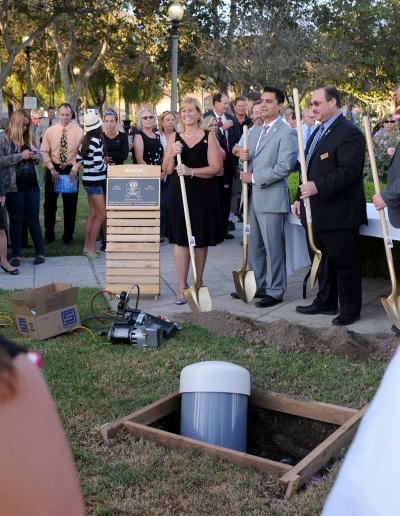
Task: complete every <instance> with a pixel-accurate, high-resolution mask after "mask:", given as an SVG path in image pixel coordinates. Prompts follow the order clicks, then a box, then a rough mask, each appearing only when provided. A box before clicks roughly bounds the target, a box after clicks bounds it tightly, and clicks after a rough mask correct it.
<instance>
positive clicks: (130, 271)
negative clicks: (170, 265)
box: [106, 267, 160, 281]
mask: <svg viewBox="0 0 400 516" xmlns="http://www.w3.org/2000/svg"><path fill="white" fill-rule="evenodd" d="M106 270H107V274H109V275H110V276H121V275H122V276H129V275H132V276H139V277H140V275H142V276H159V275H160V269H159V268H158V267H152V268H140V267H139V268H136V269H134V268H128V267H126V268H123V267H121V268H119V267H118V268H115V267H107V268H106ZM113 281H114V279H113Z"/></svg>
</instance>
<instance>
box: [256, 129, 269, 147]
mask: <svg viewBox="0 0 400 516" xmlns="http://www.w3.org/2000/svg"><path fill="white" fill-rule="evenodd" d="M268 129H269V125H265V124H264V125H263V128H262V131H261V134H260V138H259V140H258V143H257V147H256V154H257V152H258V149H259V148H260V146H261V143H262V142H263V140H264V139H265V137H266V136H267V131H268Z"/></svg>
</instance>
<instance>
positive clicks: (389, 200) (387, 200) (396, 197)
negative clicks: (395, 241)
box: [372, 83, 400, 228]
mask: <svg viewBox="0 0 400 516" xmlns="http://www.w3.org/2000/svg"><path fill="white" fill-rule="evenodd" d="M394 91H395V92H396V95H397V98H398V100H400V83H399V84H398V85H397V86H396V88H395V90H394ZM399 147H400V144H399V145H397V148H396V152H395V153H394V155H393V158H392V161H391V162H390V166H389V170H388V175H387V187H386V188H385V189H384V190H382V191H381V193H380V194H375V195H374V196H373V197H372V202H373V203H374V206H375V208H376V209H377V210H378V211H379V210H383V208H386V206H387V207H388V208H389V209H388V214H389V220H390V223H391V225H392V226H393V227H395V228H400V148H399Z"/></svg>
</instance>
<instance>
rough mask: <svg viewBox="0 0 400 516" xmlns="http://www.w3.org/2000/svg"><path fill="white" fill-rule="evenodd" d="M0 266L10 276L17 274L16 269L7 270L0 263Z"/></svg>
mask: <svg viewBox="0 0 400 516" xmlns="http://www.w3.org/2000/svg"><path fill="white" fill-rule="evenodd" d="M0 267H1V268H2V269H3V271H4V272H5V273H6V274H10V276H16V275H17V274H19V270H18V269H14V270H12V271H8V270H7V269H6V268H5V267H3V266H2V265H0Z"/></svg>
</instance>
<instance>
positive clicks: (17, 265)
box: [10, 258, 21, 267]
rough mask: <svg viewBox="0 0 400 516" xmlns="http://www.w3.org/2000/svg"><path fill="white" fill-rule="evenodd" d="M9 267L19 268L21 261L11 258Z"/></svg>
mask: <svg viewBox="0 0 400 516" xmlns="http://www.w3.org/2000/svg"><path fill="white" fill-rule="evenodd" d="M10 265H11V266H12V267H19V266H20V265H21V260H20V259H19V258H12V260H10Z"/></svg>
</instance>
